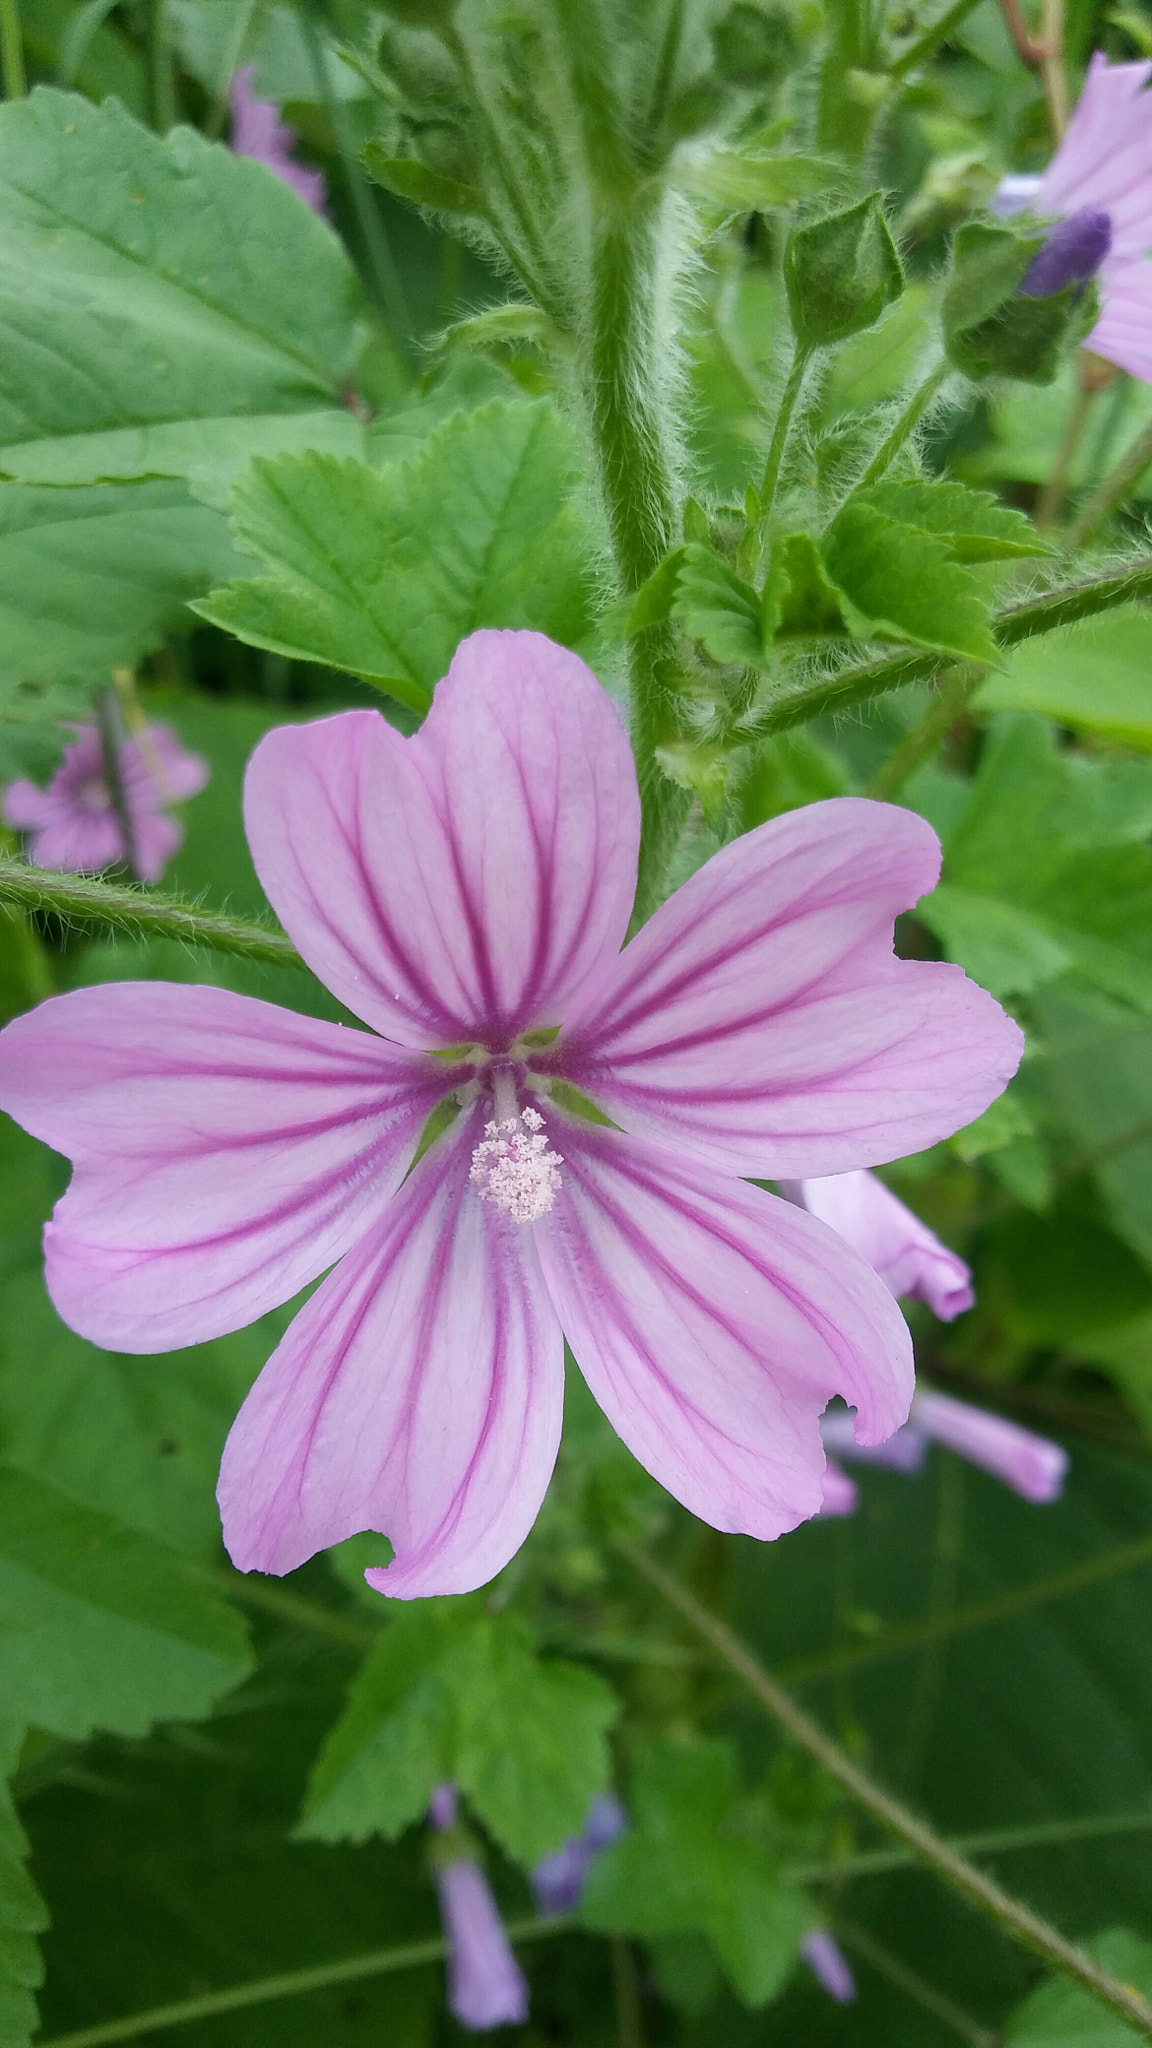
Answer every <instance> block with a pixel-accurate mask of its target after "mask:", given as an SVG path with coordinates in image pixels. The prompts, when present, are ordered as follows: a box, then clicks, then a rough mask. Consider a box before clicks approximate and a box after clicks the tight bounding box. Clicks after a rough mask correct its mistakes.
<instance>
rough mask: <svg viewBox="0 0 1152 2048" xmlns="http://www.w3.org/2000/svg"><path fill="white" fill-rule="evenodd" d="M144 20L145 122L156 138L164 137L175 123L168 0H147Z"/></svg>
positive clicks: (174, 95) (174, 94)
mask: <svg viewBox="0 0 1152 2048" xmlns="http://www.w3.org/2000/svg"><path fill="white" fill-rule="evenodd" d="M146 19H147V26H146V29H145V41H146V47H147V56H148V118H149V120H150V121H151V123H152V126H153V128H154V129H155V130H156V133H157V135H167V133H168V130H169V129H170V128H171V127H173V126H174V124H175V120H176V93H175V89H174V86H173V82H172V49H171V45H170V43H169V40H168V0H148V13H147V18H146Z"/></svg>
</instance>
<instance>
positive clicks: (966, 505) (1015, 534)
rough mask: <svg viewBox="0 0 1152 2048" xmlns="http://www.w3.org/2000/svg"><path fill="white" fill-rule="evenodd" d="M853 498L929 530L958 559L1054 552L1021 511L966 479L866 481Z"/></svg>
mask: <svg viewBox="0 0 1152 2048" xmlns="http://www.w3.org/2000/svg"><path fill="white" fill-rule="evenodd" d="M853 502H854V503H855V504H858V505H871V506H873V507H874V508H875V510H876V511H877V512H883V513H884V514H885V515H886V516H887V517H888V518H889V519H898V520H900V521H901V523H902V524H903V525H905V526H914V527H916V528H917V529H918V530H919V531H920V532H922V533H934V534H935V535H936V537H937V539H938V540H942V541H944V542H945V543H946V545H947V546H948V547H949V548H950V549H951V551H952V554H953V555H954V556H955V558H956V560H957V561H958V562H996V561H1012V560H1015V559H1019V558H1021V557H1024V556H1027V555H1050V554H1052V553H1053V552H1054V550H1053V549H1052V548H1051V547H1050V546H1049V545H1048V543H1047V541H1045V540H1042V539H1041V538H1040V535H1039V534H1038V533H1037V531H1036V528H1035V527H1034V526H1033V524H1032V522H1031V520H1030V519H1026V518H1025V516H1024V514H1023V513H1022V512H1014V511H1012V510H1011V508H1010V507H1008V506H1006V505H1001V504H1000V502H999V500H998V499H996V498H994V497H993V496H992V493H991V491H973V490H969V488H968V486H967V484H960V483H955V482H952V481H950V480H945V479H939V480H937V479H935V478H933V479H932V480H928V479H927V478H923V477H909V478H908V479H907V480H904V481H897V482H883V483H878V484H872V485H871V486H870V488H869V489H868V490H866V491H861V492H859V494H858V495H857V497H856V498H855V499H854V500H853Z"/></svg>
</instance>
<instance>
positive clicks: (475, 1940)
mask: <svg viewBox="0 0 1152 2048" xmlns="http://www.w3.org/2000/svg"><path fill="white" fill-rule="evenodd" d="M436 1889H437V1891H438V1892H439V1894H440V1911H441V1914H442V1915H443V1919H444V1932H445V1934H446V1935H447V1937H448V2010H449V2012H450V2013H451V2014H452V2016H453V2018H454V2019H457V2020H459V2022H460V2025H461V2026H462V2027H467V2028H468V2030H469V2032H470V2033H473V2034H485V2033H487V2032H488V2031H489V2029H490V2028H492V2027H515V2026H520V2025H522V2024H523V2022H524V2021H525V2020H526V2019H527V2017H528V1986H527V1984H526V1982H525V1980H524V1973H523V1971H522V1970H521V1968H520V1965H519V1964H518V1962H517V1961H516V1958H515V1956H514V1955H513V1953H512V1950H511V1947H510V1946H509V1942H508V1936H507V1934H506V1933H505V1932H504V1922H503V1921H502V1920H501V1918H500V1913H499V1910H498V1908H497V1905H496V1901H495V1899H494V1898H493V1897H492V1891H491V1887H490V1885H489V1883H488V1880H487V1878H486V1877H485V1875H484V1872H483V1871H482V1870H481V1869H480V1867H479V1865H478V1864H476V1863H473V1861H472V1859H471V1857H467V1856H461V1857H458V1858H456V1859H455V1860H454V1861H453V1862H451V1863H441V1864H440V1865H439V1866H438V1867H437V1870H436Z"/></svg>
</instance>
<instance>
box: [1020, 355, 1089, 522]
mask: <svg viewBox="0 0 1152 2048" xmlns="http://www.w3.org/2000/svg"><path fill="white" fill-rule="evenodd" d="M1095 396H1096V393H1095V391H1093V390H1092V389H1090V388H1089V386H1087V385H1086V384H1083V383H1080V382H1078V383H1077V385H1076V390H1075V392H1074V394H1073V398H1072V403H1071V405H1070V406H1069V408H1068V417H1067V419H1066V420H1065V422H1064V430H1063V432H1062V433H1061V436H1060V441H1059V445H1058V447H1057V449H1056V453H1055V455H1054V457H1053V459H1052V472H1051V475H1050V476H1049V478H1048V481H1047V483H1046V484H1045V485H1044V488H1043V490H1042V491H1041V493H1040V496H1039V497H1038V498H1037V500H1036V512H1035V515H1034V516H1035V520H1036V524H1037V526H1038V527H1039V528H1040V531H1041V532H1042V533H1043V532H1044V531H1045V530H1046V529H1047V528H1048V527H1050V526H1055V525H1056V522H1057V520H1058V519H1059V517H1060V514H1061V512H1062V511H1063V509H1064V500H1065V498H1066V497H1067V495H1068V477H1069V474H1070V473H1071V469H1072V464H1073V463H1074V461H1075V460H1076V453H1077V450H1078V449H1079V446H1080V443H1081V441H1082V440H1083V438H1084V429H1085V427H1086V426H1087V424H1088V416H1089V414H1090V412H1091V410H1092V400H1093V399H1094V398H1095Z"/></svg>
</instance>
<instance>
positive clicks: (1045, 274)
mask: <svg viewBox="0 0 1152 2048" xmlns="http://www.w3.org/2000/svg"><path fill="white" fill-rule="evenodd" d="M1150 78H1152V63H1148V62H1143V63H1139V64H1109V62H1108V60H1107V58H1106V57H1105V56H1104V55H1103V54H1102V53H1101V52H1100V51H1099V50H1097V52H1096V53H1095V55H1094V56H1093V58H1092V62H1091V63H1090V65H1089V66H1088V76H1087V78H1086V79H1085V81H1084V90H1083V92H1082V93H1081V95H1080V99H1079V102H1078V103H1077V106H1076V109H1075V111H1074V113H1073V115H1072V119H1071V121H1070V122H1069V123H1068V129H1067V132H1066V134H1065V136H1064V139H1063V141H1062V142H1061V144H1060V147H1059V149H1058V150H1057V151H1056V154H1055V156H1054V157H1053V159H1052V161H1051V163H1050V164H1049V166H1048V168H1047V170H1046V171H1045V172H1044V173H1043V175H1042V176H1041V177H1038V178H1025V177H1013V178H1006V179H1005V180H1004V182H1003V184H1002V185H1001V186H1000V189H999V192H998V193H997V195H996V198H995V200H994V202H993V205H994V208H995V210H996V212H998V213H999V214H1001V215H1002V216H1007V215H1011V214H1014V213H1019V212H1021V211H1022V210H1023V209H1025V208H1027V209H1028V211H1029V212H1031V213H1033V214H1035V215H1036V216H1037V217H1038V218H1039V219H1041V220H1055V221H1058V222H1059V223H1060V226H1058V227H1057V228H1056V229H1054V231H1053V233H1052V234H1051V235H1050V236H1049V238H1048V241H1047V242H1046V243H1045V245H1044V247H1043V249H1041V251H1040V253H1039V255H1038V256H1036V257H1035V258H1034V260H1033V263H1032V265H1031V267H1030V269H1029V271H1028V273H1027V275H1026V277H1025V280H1024V284H1023V286H1022V290H1024V291H1025V292H1029V293H1033V294H1036V295H1037V296H1039V295H1041V294H1043V293H1047V292H1050V291H1059V290H1060V289H1061V287H1062V286H1063V285H1065V284H1069V283H1073V282H1079V281H1081V280H1083V279H1086V278H1088V277H1091V276H1093V275H1095V274H1096V273H1097V271H1098V272H1099V278H1100V292H1101V300H1102V310H1101V314H1100V319H1099V320H1098V322H1097V324H1096V326H1095V327H1094V328H1093V330H1092V332H1091V334H1090V335H1089V336H1088V338H1087V341H1086V343H1085V346H1086V347H1087V348H1090V349H1091V350H1092V351H1093V353H1094V354H1095V355H1098V356H1103V357H1105V359H1106V360H1107V361H1108V362H1110V363H1116V364H1117V365H1118V366H1119V368H1120V369H1122V370H1127V371H1128V372H1129V373H1130V374H1131V375H1132V376H1133V377H1138V378H1140V379H1141V381H1142V382H1143V383H1145V384H1152V94H1150V93H1149V92H1147V91H1146V90H1145V88H1146V86H1147V84H1148V81H1149V79H1150Z"/></svg>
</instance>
